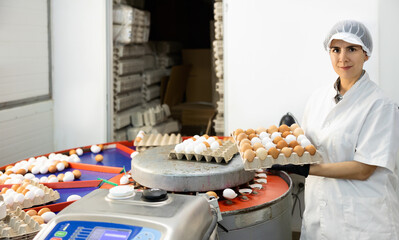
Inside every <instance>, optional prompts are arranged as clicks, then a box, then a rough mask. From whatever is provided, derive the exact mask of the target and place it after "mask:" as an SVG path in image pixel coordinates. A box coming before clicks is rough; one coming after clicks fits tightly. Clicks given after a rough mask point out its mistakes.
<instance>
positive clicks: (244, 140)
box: [240, 138, 251, 146]
mask: <svg viewBox="0 0 399 240" xmlns="http://www.w3.org/2000/svg"><path fill="white" fill-rule="evenodd" d="M244 143H248V144H250V145H251V141H250V140H249V139H248V138H245V139H243V140H242V141H241V142H240V146H241V145H243V144H244Z"/></svg>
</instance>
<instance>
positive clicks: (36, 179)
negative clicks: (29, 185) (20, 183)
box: [32, 177, 40, 183]
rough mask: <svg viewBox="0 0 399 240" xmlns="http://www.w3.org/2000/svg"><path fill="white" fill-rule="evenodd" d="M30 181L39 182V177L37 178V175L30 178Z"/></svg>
mask: <svg viewBox="0 0 399 240" xmlns="http://www.w3.org/2000/svg"><path fill="white" fill-rule="evenodd" d="M32 181H33V182H35V183H39V182H40V179H39V178H37V177H35V178H34V179H32Z"/></svg>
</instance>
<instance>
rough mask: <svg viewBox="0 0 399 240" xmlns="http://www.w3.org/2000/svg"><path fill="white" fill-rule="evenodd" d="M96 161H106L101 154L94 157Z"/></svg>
mask: <svg viewBox="0 0 399 240" xmlns="http://www.w3.org/2000/svg"><path fill="white" fill-rule="evenodd" d="M94 159H96V161H97V162H101V161H102V160H104V157H103V155H101V154H97V155H96V156H95V157H94Z"/></svg>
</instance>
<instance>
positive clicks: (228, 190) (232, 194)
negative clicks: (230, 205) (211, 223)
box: [223, 188, 237, 199]
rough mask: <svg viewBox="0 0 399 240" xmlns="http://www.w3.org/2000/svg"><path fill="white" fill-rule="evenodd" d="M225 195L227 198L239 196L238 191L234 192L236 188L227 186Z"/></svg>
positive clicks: (224, 191)
mask: <svg viewBox="0 0 399 240" xmlns="http://www.w3.org/2000/svg"><path fill="white" fill-rule="evenodd" d="M223 197H224V198H226V199H234V198H235V197H237V193H236V192H234V190H233V189H231V188H226V189H225V190H223Z"/></svg>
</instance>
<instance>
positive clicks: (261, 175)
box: [255, 173, 267, 178]
mask: <svg viewBox="0 0 399 240" xmlns="http://www.w3.org/2000/svg"><path fill="white" fill-rule="evenodd" d="M255 177H258V178H267V175H266V173H257V174H255Z"/></svg>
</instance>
